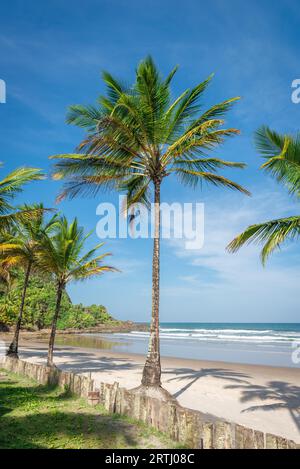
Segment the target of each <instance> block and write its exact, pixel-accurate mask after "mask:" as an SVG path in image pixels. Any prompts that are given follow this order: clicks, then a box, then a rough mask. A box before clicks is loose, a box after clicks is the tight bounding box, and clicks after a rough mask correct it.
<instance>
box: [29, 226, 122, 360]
mask: <svg viewBox="0 0 300 469" xmlns="http://www.w3.org/2000/svg"><path fill="white" fill-rule="evenodd" d="M89 236H90V233H89V234H88V235H84V230H83V228H82V227H79V226H78V222H77V219H76V218H75V219H74V220H73V221H72V222H71V223H68V221H67V219H66V218H65V217H61V218H60V219H59V222H58V223H57V224H56V228H55V233H54V235H53V236H47V235H46V236H44V238H43V242H42V244H41V248H40V249H39V251H38V254H37V255H38V264H39V267H40V268H42V269H43V270H44V271H47V272H50V273H51V274H52V275H53V277H54V279H55V281H56V285H57V297H56V307H55V312H54V316H53V320H52V326H51V334H50V340H49V348H48V358H47V365H48V366H54V363H53V348H54V341H55V335H56V327H57V320H58V318H59V313H60V305H61V299H62V295H63V293H64V291H65V288H66V285H67V284H68V283H70V282H72V281H76V280H85V279H88V278H92V277H96V276H99V275H101V274H103V273H104V272H109V271H115V270H116V269H115V268H113V267H111V266H109V265H104V264H103V260H104V259H105V258H106V257H107V256H108V255H110V254H109V253H104V254H101V255H98V256H97V255H96V253H97V251H98V250H99V248H100V247H101V246H103V243H100V244H98V245H97V246H95V247H94V248H93V249H91V250H90V251H88V252H86V253H85V254H84V253H83V249H84V245H85V242H86V240H87V238H88V237H89Z"/></svg>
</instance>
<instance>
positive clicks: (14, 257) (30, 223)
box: [0, 204, 57, 358]
mask: <svg viewBox="0 0 300 469" xmlns="http://www.w3.org/2000/svg"><path fill="white" fill-rule="evenodd" d="M20 213H26V214H29V213H31V216H30V217H29V216H22V217H19V219H18V222H17V223H16V222H15V223H14V225H13V228H12V230H11V232H8V233H7V234H6V235H4V236H3V238H6V239H3V238H2V242H1V243H0V265H1V268H2V269H3V270H4V271H6V272H8V273H9V272H11V271H12V269H13V268H19V269H22V270H23V271H24V284H23V291H22V297H21V304H20V310H19V315H18V318H17V322H16V327H15V332H14V337H13V340H12V342H11V344H10V346H9V348H8V351H7V355H9V356H13V357H15V358H18V343H19V334H20V329H21V324H22V318H23V311H24V305H25V299H26V291H27V287H28V283H29V279H30V274H31V273H32V270H34V269H38V265H37V262H36V261H37V250H38V249H39V247H40V243H41V239H42V237H43V236H44V235H45V234H47V233H50V232H51V231H52V230H53V228H54V227H55V223H56V221H57V216H56V215H54V216H52V217H51V218H50V219H49V220H47V219H46V217H45V208H44V206H43V204H33V205H24V206H23V207H21V208H20ZM8 275H9V274H8Z"/></svg>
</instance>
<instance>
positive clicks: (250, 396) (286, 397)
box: [226, 381, 300, 430]
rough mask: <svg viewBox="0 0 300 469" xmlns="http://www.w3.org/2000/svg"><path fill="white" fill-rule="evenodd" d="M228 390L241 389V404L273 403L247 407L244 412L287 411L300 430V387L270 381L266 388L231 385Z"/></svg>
mask: <svg viewBox="0 0 300 469" xmlns="http://www.w3.org/2000/svg"><path fill="white" fill-rule="evenodd" d="M226 388H227V389H240V390H241V391H242V396H241V398H240V401H241V402H251V401H255V400H260V401H273V402H268V403H266V404H257V405H252V406H250V407H247V408H246V409H244V410H243V411H242V412H254V411H256V410H264V411H272V410H273V411H274V410H278V409H287V410H288V411H289V413H290V415H291V417H292V419H293V421H294V422H295V424H296V426H297V428H298V429H299V430H300V387H299V386H295V385H292V384H289V383H287V382H284V381H269V382H268V383H267V384H266V385H265V386H257V385H250V384H248V385H247V384H245V385H229V386H226Z"/></svg>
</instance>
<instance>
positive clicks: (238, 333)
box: [118, 327, 300, 345]
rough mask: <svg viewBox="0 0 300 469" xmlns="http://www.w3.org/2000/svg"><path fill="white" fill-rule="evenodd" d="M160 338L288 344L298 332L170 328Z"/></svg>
mask: <svg viewBox="0 0 300 469" xmlns="http://www.w3.org/2000/svg"><path fill="white" fill-rule="evenodd" d="M118 335H120V336H127V337H128V336H129V337H130V336H131V337H132V336H134V337H135V338H137V339H138V338H140V339H145V338H147V337H148V336H149V334H148V333H147V332H141V331H132V332H130V333H124V334H118ZM160 337H161V339H162V340H165V339H167V340H172V339H173V340H189V341H190V340H192V341H203V342H207V341H210V342H244V343H261V344H263V343H273V344H274V345H275V344H278V343H289V342H292V341H296V340H300V332H299V331H279V330H272V329H263V330H259V329H232V328H228V329H226V328H224V329H220V328H216V329H205V328H199V327H198V328H197V327H195V329H192V328H184V327H183V328H176V327H174V328H171V327H169V328H168V327H166V328H165V327H161V329H160Z"/></svg>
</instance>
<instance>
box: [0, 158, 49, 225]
mask: <svg viewBox="0 0 300 469" xmlns="http://www.w3.org/2000/svg"><path fill="white" fill-rule="evenodd" d="M0 166H1V164H0ZM43 177H44V176H43V174H42V173H41V170H40V169H36V168H18V169H16V170H14V171H12V172H11V173H9V174H8V176H6V177H5V178H4V179H2V180H0V230H1V231H3V230H6V229H7V228H9V227H10V225H11V223H12V222H13V221H17V220H18V219H19V218H20V216H23V217H24V216H26V214H28V215H29V216H30V213H29V212H27V211H26V210H16V209H15V208H14V207H13V206H12V205H11V201H12V200H13V199H14V197H15V196H16V195H17V194H19V193H20V192H21V191H22V189H23V186H24V185H25V184H26V183H28V182H31V181H38V180H40V179H43Z"/></svg>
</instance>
